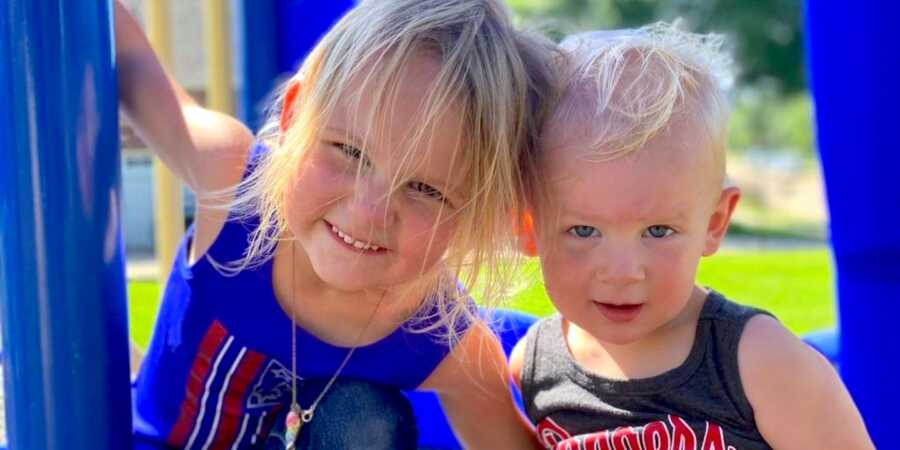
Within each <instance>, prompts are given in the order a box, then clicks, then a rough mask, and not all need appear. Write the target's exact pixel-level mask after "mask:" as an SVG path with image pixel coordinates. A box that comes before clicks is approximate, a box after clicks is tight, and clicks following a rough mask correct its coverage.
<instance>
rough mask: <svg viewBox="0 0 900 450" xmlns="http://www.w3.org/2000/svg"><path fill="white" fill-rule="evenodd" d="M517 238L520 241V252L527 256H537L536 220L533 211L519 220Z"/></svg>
mask: <svg viewBox="0 0 900 450" xmlns="http://www.w3.org/2000/svg"><path fill="white" fill-rule="evenodd" d="M516 238H517V239H518V241H519V251H520V252H522V254H524V255H525V256H537V254H538V250H537V235H536V234H535V232H534V219H533V218H532V217H531V211H526V212H524V213H522V215H521V216H520V217H519V218H518V221H517V223H516Z"/></svg>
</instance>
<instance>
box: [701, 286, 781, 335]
mask: <svg viewBox="0 0 900 450" xmlns="http://www.w3.org/2000/svg"><path fill="white" fill-rule="evenodd" d="M757 316H765V317H769V318H770V319H771V320H774V321H776V322H777V319H775V316H774V315H773V314H772V313H771V312H769V311H767V310H765V309H762V308H758V307H756V306H752V305H747V304H742V303H738V302H736V301H734V300H731V299H729V298H727V297H725V296H724V295H723V294H722V293H720V292H718V291H716V290H714V289H709V294H708V295H707V297H706V302H705V303H704V305H703V309H702V310H701V311H700V317H699V320H700V321H701V322H702V321H711V322H716V323H717V324H718V325H719V326H722V325H724V326H732V327H738V330H737V331H738V332H740V331H742V330H743V328H744V327H745V326H746V325H747V323H748V322H749V321H751V320H753V318H755V317H757Z"/></svg>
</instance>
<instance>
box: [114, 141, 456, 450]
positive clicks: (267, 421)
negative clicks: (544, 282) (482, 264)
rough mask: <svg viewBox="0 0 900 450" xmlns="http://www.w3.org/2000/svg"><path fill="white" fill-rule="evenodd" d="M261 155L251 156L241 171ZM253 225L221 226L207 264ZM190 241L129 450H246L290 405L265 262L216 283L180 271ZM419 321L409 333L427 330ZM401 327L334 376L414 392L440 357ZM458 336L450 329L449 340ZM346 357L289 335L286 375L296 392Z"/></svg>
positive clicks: (236, 245) (226, 254) (181, 251)
mask: <svg viewBox="0 0 900 450" xmlns="http://www.w3.org/2000/svg"><path fill="white" fill-rule="evenodd" d="M261 151H264V150H263V149H262V147H261V146H257V147H256V148H254V150H253V151H252V152H251V163H250V164H248V167H249V169H248V172H249V171H250V170H252V167H253V165H254V164H252V161H253V160H254V156H255V155H258V154H259V153H260V152H261ZM255 226H256V221H255V220H243V221H242V220H237V219H235V218H234V217H229V218H228V220H227V221H226V223H225V225H224V227H223V229H222V231H221V232H220V233H219V235H218V236H217V237H216V240H215V242H214V243H213V244H212V246H211V247H210V248H209V250H208V251H207V255H208V257H209V258H212V259H213V260H214V261H216V262H219V263H223V262H227V261H233V260H236V259H239V258H241V257H242V256H243V254H244V250H245V249H246V247H247V243H248V237H249V234H250V232H251V231H252V230H253V229H254V228H255ZM193 235H194V230H193V227H190V228H189V229H188V231H187V233H186V235H185V237H184V239H183V240H182V242H181V244H180V246H179V248H178V252H177V254H176V257H175V262H174V265H173V269H172V272H171V274H170V276H169V279H168V282H167V283H166V287H165V290H164V293H163V298H162V304H161V306H160V310H159V314H158V316H157V320H156V325H155V329H154V331H153V337H152V338H151V342H150V345H149V348H148V349H147V354H146V356H145V359H144V361H143V363H142V365H141V370H140V372H139V374H138V376H137V378H136V380H135V381H134V384H133V389H132V391H133V403H134V427H135V442H136V445H137V448H156V447H158V446H161V445H162V446H174V447H178V448H186V449H187V448H198V449H199V448H252V447H253V446H254V445H255V444H257V443H260V444H261V441H263V440H264V439H262V438H263V437H264V436H265V435H266V434H267V433H268V431H269V429H270V428H271V427H272V425H273V423H272V422H273V421H274V418H275V417H276V416H277V415H278V413H279V412H280V411H281V410H282V409H284V408H286V407H287V405H288V403H289V401H290V393H291V392H290V390H291V371H290V361H291V358H290V348H291V346H290V330H291V322H290V319H289V318H288V316H287V315H286V314H285V313H284V311H283V310H282V309H281V307H280V305H279V304H278V301H277V300H276V298H275V294H274V291H273V289H272V259H271V258H270V259H269V260H268V261H266V262H265V263H264V264H262V265H261V266H259V267H256V268H253V269H247V270H243V271H241V272H239V273H238V274H237V275H234V276H224V275H222V274H221V273H220V272H219V271H217V270H216V268H215V267H214V266H213V265H212V263H210V261H209V258H200V259H199V260H198V261H197V262H196V263H195V264H193V265H190V264H188V249H189V248H190V242H191V239H192V238H193ZM424 317H428V318H432V317H435V314H433V311H427V312H425V313H424ZM424 320H425V322H424V323H423V322H416V326H417V327H420V326H423V325H427V324H428V322H427V320H428V319H424ZM432 320H434V319H432ZM408 323H409V322H407V323H404V324H403V325H401V326H400V327H399V328H398V329H397V330H395V331H394V332H392V333H391V334H389V335H388V336H386V337H385V338H383V339H381V340H379V341H377V342H375V343H372V344H370V345H367V346H363V347H359V348H358V349H357V350H356V351H355V352H354V354H353V356H352V358H351V359H350V360H349V362H348V363H347V366H346V367H345V368H344V370H343V372H342V374H341V377H346V378H355V379H361V380H366V381H370V382H376V383H381V384H385V385H390V386H395V387H397V388H399V389H404V390H412V389H415V388H416V387H418V386H419V385H420V384H421V383H422V382H423V381H424V380H425V379H426V378H427V377H428V375H429V374H431V372H432V371H433V370H434V369H435V368H436V367H437V365H438V364H439V363H440V362H441V361H442V360H443V359H444V357H445V356H446V355H447V354H448V353H449V351H450V348H449V346H448V345H447V344H446V343H445V342H444V341H442V340H441V339H438V338H436V336H435V334H422V333H414V332H410V331H408V327H407V326H406V325H408ZM466 327H468V324H467V323H463V324H459V325H458V328H459V331H464V330H465V328H466ZM442 331H446V330H440V329H439V330H437V331H436V333H437V334H439V333H441V332H442ZM348 351H349V349H348V348H343V347H336V346H333V345H330V344H328V343H326V342H323V341H321V340H319V339H318V338H316V337H315V336H313V335H311V334H309V333H307V332H306V331H304V330H303V329H302V328H298V329H297V374H296V376H297V377H298V379H299V380H301V383H302V380H303V379H305V378H310V379H314V378H319V379H321V378H325V379H327V378H330V377H331V376H332V375H333V374H334V372H335V370H336V369H337V368H338V366H339V365H340V363H341V362H342V361H343V359H344V357H345V356H346V355H347V352H348Z"/></svg>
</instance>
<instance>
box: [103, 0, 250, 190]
mask: <svg viewBox="0 0 900 450" xmlns="http://www.w3.org/2000/svg"><path fill="white" fill-rule="evenodd" d="M115 33H116V63H117V72H118V84H119V86H118V87H119V101H120V106H121V109H122V111H123V112H124V115H125V119H126V120H127V121H128V123H129V124H130V125H131V126H132V128H134V130H135V131H136V132H137V134H138V136H140V138H141V139H142V140H143V141H144V143H146V144H147V146H148V147H149V148H151V149H152V150H153V151H154V153H156V155H157V156H159V158H160V159H161V160H162V162H163V163H164V164H165V165H166V166H167V167H168V168H169V169H170V170H171V171H172V172H173V173H174V174H175V175H176V176H177V177H178V178H179V179H180V180H181V181H183V182H184V183H185V184H187V185H188V186H189V187H190V188H191V189H192V190H193V191H194V192H195V193H198V194H201V193H206V192H211V191H217V190H221V189H223V188H227V187H229V186H232V185H233V184H235V183H236V182H237V181H239V180H240V177H241V175H242V173H243V168H244V164H245V159H246V152H247V151H248V149H249V147H250V145H251V142H252V139H253V136H252V134H251V133H250V131H249V130H248V129H247V128H246V127H245V126H244V125H242V124H241V123H240V122H238V121H237V120H235V119H234V118H232V117H229V116H228V115H225V114H220V113H217V112H214V111H210V110H208V109H205V108H203V107H201V106H199V105H198V104H197V103H196V102H195V101H194V100H193V99H192V98H191V97H190V96H189V95H188V94H187V92H185V90H184V89H182V88H181V86H179V85H178V83H177V82H175V80H173V79H172V78H171V77H169V76H168V75H167V74H166V71H165V70H164V69H163V67H162V66H161V65H160V63H159V61H158V60H157V58H156V55H155V54H154V53H153V50H152V48H151V47H150V44H149V42H148V41H147V38H146V37H145V36H144V33H143V31H142V30H141V28H140V26H139V25H138V23H137V21H136V20H135V19H134V17H132V15H131V14H130V13H129V12H128V10H127V9H126V8H125V7H124V6H122V5H121V3H119V2H116V5H115ZM211 70H213V69H211Z"/></svg>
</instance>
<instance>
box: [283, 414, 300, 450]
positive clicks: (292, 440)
mask: <svg viewBox="0 0 900 450" xmlns="http://www.w3.org/2000/svg"><path fill="white" fill-rule="evenodd" d="M302 412H303V411H302V410H301V409H300V407H299V406H297V405H293V406H291V411H290V412H289V413H288V415H287V417H286V418H285V419H284V441H285V443H286V445H287V447H286V448H287V450H293V449H294V448H295V446H296V445H297V436H298V435H300V428H301V427H302V426H303V420H301V419H300V415H301V413H302Z"/></svg>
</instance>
